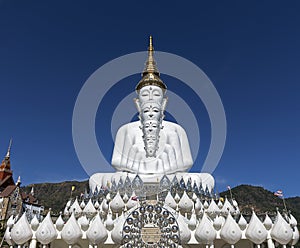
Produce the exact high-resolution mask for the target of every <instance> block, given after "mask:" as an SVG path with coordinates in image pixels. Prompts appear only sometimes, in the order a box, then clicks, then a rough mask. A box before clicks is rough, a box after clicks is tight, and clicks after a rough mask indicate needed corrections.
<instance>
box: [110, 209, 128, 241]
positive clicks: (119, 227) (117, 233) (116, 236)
mask: <svg viewBox="0 0 300 248" xmlns="http://www.w3.org/2000/svg"><path fill="white" fill-rule="evenodd" d="M125 220H126V219H125V217H124V215H123V214H122V215H121V216H120V217H118V219H116V221H115V225H114V229H113V230H112V232H111V238H112V240H113V241H114V242H115V243H116V244H121V243H122V240H123V235H122V234H123V224H124V222H125Z"/></svg>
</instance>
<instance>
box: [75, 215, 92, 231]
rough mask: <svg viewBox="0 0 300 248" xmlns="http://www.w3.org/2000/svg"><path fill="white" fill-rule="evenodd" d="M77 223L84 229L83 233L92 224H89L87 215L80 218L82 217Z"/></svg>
mask: <svg viewBox="0 0 300 248" xmlns="http://www.w3.org/2000/svg"><path fill="white" fill-rule="evenodd" d="M77 222H78V224H79V226H80V228H81V229H82V231H86V230H87V229H88V228H89V224H90V222H89V220H88V219H87V218H86V216H85V215H83V216H80V217H79V218H78V220H77Z"/></svg>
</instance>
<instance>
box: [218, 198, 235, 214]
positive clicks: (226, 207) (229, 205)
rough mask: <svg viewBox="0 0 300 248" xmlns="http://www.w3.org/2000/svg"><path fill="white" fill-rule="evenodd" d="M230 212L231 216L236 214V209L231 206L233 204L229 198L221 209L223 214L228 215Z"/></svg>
mask: <svg viewBox="0 0 300 248" xmlns="http://www.w3.org/2000/svg"><path fill="white" fill-rule="evenodd" d="M228 210H229V212H230V213H231V214H233V213H234V212H235V209H234V207H233V206H232V205H231V203H230V202H229V201H228V199H227V198H225V202H224V204H223V207H222V209H221V213H223V214H227V213H228Z"/></svg>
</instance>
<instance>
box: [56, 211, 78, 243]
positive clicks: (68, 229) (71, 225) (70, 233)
mask: <svg viewBox="0 0 300 248" xmlns="http://www.w3.org/2000/svg"><path fill="white" fill-rule="evenodd" d="M81 236H82V232H81V229H80V226H79V225H78V223H77V221H76V218H75V215H74V213H73V214H72V215H71V217H70V218H69V220H68V221H67V223H66V224H65V225H64V227H63V229H62V231H61V237H62V238H63V240H64V241H65V242H66V243H67V244H68V245H74V244H76V243H77V242H78V240H79V239H80V238H81Z"/></svg>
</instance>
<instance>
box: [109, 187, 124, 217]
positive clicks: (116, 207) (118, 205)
mask: <svg viewBox="0 0 300 248" xmlns="http://www.w3.org/2000/svg"><path fill="white" fill-rule="evenodd" d="M109 207H110V209H111V211H113V212H114V213H120V212H122V210H123V209H124V207H125V203H124V202H123V199H122V197H121V196H120V193H119V192H118V193H117V194H116V195H115V197H114V199H113V200H112V201H111V202H110V204H109Z"/></svg>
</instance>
